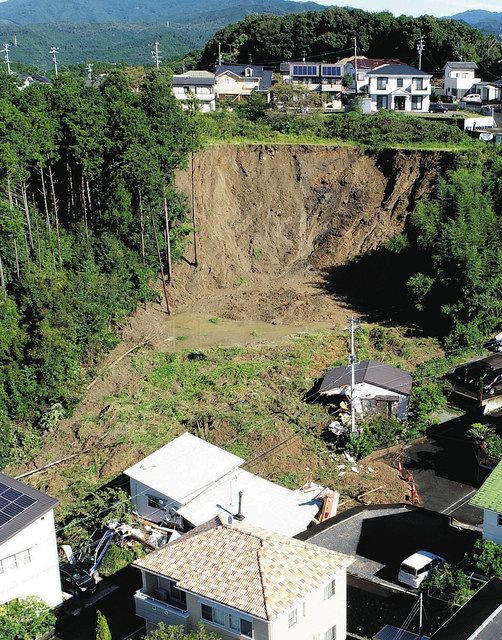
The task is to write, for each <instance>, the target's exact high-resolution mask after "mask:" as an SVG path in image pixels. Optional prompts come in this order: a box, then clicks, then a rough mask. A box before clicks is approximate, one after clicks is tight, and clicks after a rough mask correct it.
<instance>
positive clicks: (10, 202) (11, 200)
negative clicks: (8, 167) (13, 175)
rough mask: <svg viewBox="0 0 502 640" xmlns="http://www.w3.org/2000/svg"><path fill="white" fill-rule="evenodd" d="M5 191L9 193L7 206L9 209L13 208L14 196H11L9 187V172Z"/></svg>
mask: <svg viewBox="0 0 502 640" xmlns="http://www.w3.org/2000/svg"><path fill="white" fill-rule="evenodd" d="M7 193H8V195H9V207H10V208H11V209H13V208H14V198H13V196H12V189H11V186H10V174H9V172H7Z"/></svg>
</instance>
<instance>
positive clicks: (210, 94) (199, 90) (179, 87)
mask: <svg viewBox="0 0 502 640" xmlns="http://www.w3.org/2000/svg"><path fill="white" fill-rule="evenodd" d="M173 95H174V97H175V98H176V99H177V100H180V101H181V103H182V106H183V108H184V109H187V108H188V101H189V100H191V99H194V98H195V99H196V100H197V102H198V103H199V109H200V111H201V112H202V113H210V112H211V111H214V110H215V109H216V80H215V76H214V73H210V72H209V71H187V72H186V73H182V74H180V75H176V76H173Z"/></svg>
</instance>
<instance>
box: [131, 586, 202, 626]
mask: <svg viewBox="0 0 502 640" xmlns="http://www.w3.org/2000/svg"><path fill="white" fill-rule="evenodd" d="M134 600H135V602H136V615H137V616H139V617H140V618H143V619H144V620H146V621H147V622H150V623H152V624H159V623H160V622H163V623H164V624H165V625H166V626H170V625H181V626H182V627H184V628H185V629H186V628H187V623H188V618H189V615H190V614H189V613H188V611H186V610H185V609H179V608H177V607H175V606H173V605H171V604H167V602H163V601H162V600H158V599H157V598H154V597H153V596H151V595H149V594H148V593H146V592H145V591H144V590H143V589H139V590H138V591H136V593H135V594H134Z"/></svg>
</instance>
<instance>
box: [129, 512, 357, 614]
mask: <svg viewBox="0 0 502 640" xmlns="http://www.w3.org/2000/svg"><path fill="white" fill-rule="evenodd" d="M351 562H352V558H351V556H347V555H345V554H342V553H337V552H335V551H330V550H327V549H321V548H320V547H316V546H314V545H311V544H308V543H305V542H301V541H299V540H295V539H293V538H288V537H287V536H284V535H281V534H278V533H272V532H270V531H266V530H265V529H260V528H258V527H254V526H251V525H249V524H246V523H245V522H237V521H235V520H234V521H233V524H231V525H227V524H222V523H221V521H220V520H219V518H216V519H215V520H212V521H211V522H209V523H206V524H205V525H201V526H200V527H197V528H196V529H194V530H193V531H191V532H190V533H188V534H185V535H184V536H182V537H181V538H179V539H178V540H176V541H175V542H173V543H172V544H168V545H167V546H166V547H164V548H162V549H159V550H158V551H155V552H153V553H150V554H148V555H147V556H145V557H144V558H141V559H140V560H137V561H136V562H135V563H134V566H136V567H138V568H141V569H146V570H148V571H153V572H154V573H157V574H160V575H163V576H166V577H169V578H171V579H172V580H174V581H176V582H177V586H178V587H179V588H180V589H184V590H186V591H190V592H192V593H196V594H198V595H200V596H203V597H205V598H208V599H210V600H214V601H216V602H219V603H221V604H224V605H227V606H229V607H233V608H235V609H239V610H240V611H244V612H246V613H248V614H250V615H253V616H257V617H259V618H263V619H265V620H273V619H274V618H276V617H277V616H278V615H279V614H280V613H282V612H283V611H285V610H287V609H288V608H289V607H291V606H292V605H294V604H295V603H296V602H298V601H299V600H301V599H302V598H303V597H304V596H305V595H306V594H307V593H309V592H311V591H313V590H314V589H315V588H317V587H320V586H321V585H322V584H323V582H327V581H328V580H329V579H330V577H332V576H334V575H335V574H336V573H338V572H339V571H340V570H342V569H344V568H346V567H347V566H348V565H349V564H351Z"/></svg>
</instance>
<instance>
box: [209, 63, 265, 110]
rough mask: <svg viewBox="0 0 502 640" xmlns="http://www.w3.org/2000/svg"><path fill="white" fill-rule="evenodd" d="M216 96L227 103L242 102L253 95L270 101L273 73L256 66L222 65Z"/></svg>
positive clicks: (217, 68) (218, 74) (216, 73)
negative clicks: (258, 94) (256, 94)
mask: <svg viewBox="0 0 502 640" xmlns="http://www.w3.org/2000/svg"><path fill="white" fill-rule="evenodd" d="M215 76H216V94H217V96H218V98H219V99H220V100H223V101H225V102H240V101H241V100H245V99H246V98H248V97H249V96H250V95H251V94H252V93H261V94H262V95H264V96H265V97H266V98H267V102H268V101H269V100H270V89H271V87H272V71H271V70H270V69H264V68H263V67H262V66H260V65H256V64H251V63H249V64H220V65H217V67H216V71H215Z"/></svg>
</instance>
